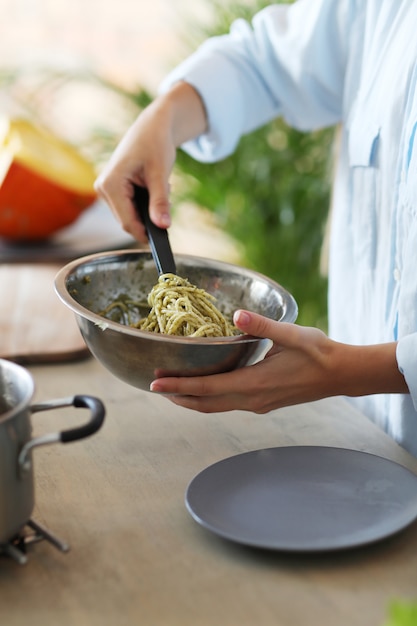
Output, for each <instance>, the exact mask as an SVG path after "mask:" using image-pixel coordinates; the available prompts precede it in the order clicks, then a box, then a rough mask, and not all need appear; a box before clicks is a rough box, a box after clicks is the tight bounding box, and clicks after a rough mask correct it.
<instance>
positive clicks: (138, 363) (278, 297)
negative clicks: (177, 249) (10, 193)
mask: <svg viewBox="0 0 417 626" xmlns="http://www.w3.org/2000/svg"><path fill="white" fill-rule="evenodd" d="M175 260H176V264H177V273H178V275H180V276H183V277H184V278H188V279H189V281H190V282H191V283H193V284H195V285H197V286H198V287H201V288H203V289H205V290H206V291H208V292H209V293H211V294H213V295H214V296H215V297H216V298H217V302H216V306H217V307H218V308H219V309H220V310H221V311H222V313H223V314H225V315H227V316H230V317H232V315H233V312H234V311H235V310H236V309H240V308H244V309H248V310H251V311H254V312H257V313H261V314H262V315H265V316H266V317H269V318H271V319H274V320H280V321H285V322H294V321H295V319H296V317H297V304H296V302H295V300H294V298H293V297H292V295H291V294H290V293H288V292H287V291H286V290H285V289H283V287H281V286H280V285H279V284H277V283H276V282H274V281H272V280H270V279H268V278H266V277H265V276H262V275H261V274H258V273H256V272H253V271H250V270H248V269H243V268H241V267H237V266H235V265H231V264H229V263H223V262H219V261H213V260H209V259H205V258H200V257H196V256H189V255H180V254H178V255H176V256H175ZM157 280H158V275H157V271H156V268H155V263H154V261H153V259H152V256H151V254H150V252H143V251H138V250H123V251H115V252H107V253H98V254H92V255H90V256H86V257H83V258H81V259H77V260H75V261H72V262H71V263H68V264H67V265H66V266H65V267H63V268H62V269H61V270H60V272H59V273H58V274H57V277H56V280H55V289H56V291H57V294H58V296H59V297H60V298H61V300H62V301H63V302H64V304H66V305H67V306H68V307H69V308H70V309H72V310H73V311H74V313H75V315H76V319H77V322H78V325H79V328H80V331H81V333H82V335H83V337H84V340H85V342H86V344H87V346H88V348H89V349H90V351H91V352H92V354H93V355H94V356H95V357H96V358H97V359H98V360H99V361H100V362H101V363H102V364H103V365H104V366H105V367H106V368H107V369H108V370H109V371H110V372H112V373H113V374H114V375H115V376H116V377H118V378H120V379H121V380H123V381H124V382H126V383H128V384H130V385H133V386H134V387H138V388H140V389H145V390H149V385H150V383H151V381H152V380H154V379H155V378H156V373H158V375H159V376H162V375H164V376H197V375H203V374H214V373H219V372H225V371H229V370H233V369H235V368H238V367H243V366H244V365H250V364H252V363H255V362H256V361H258V360H259V359H260V358H262V357H263V356H264V354H265V352H266V351H267V349H268V347H269V345H270V341H269V340H268V339H260V338H257V337H250V336H248V335H238V336H235V337H220V338H190V337H176V336H171V335H163V334H157V333H152V332H148V331H142V330H138V329H136V328H132V327H129V326H126V325H124V324H122V323H118V322H117V321H111V320H107V319H104V318H103V317H102V316H100V315H99V314H98V311H102V310H103V309H105V307H106V306H107V305H108V304H109V303H110V302H111V301H113V300H115V299H117V298H119V297H120V296H121V297H123V296H126V294H129V295H130V296H132V298H133V299H135V300H139V301H143V302H144V303H146V301H147V296H148V293H149V292H150V291H151V289H152V287H153V286H154V285H155V283H156V282H157ZM148 312H149V308H148V309H145V310H144V311H143V312H142V314H141V317H143V316H145V315H147V313H148Z"/></svg>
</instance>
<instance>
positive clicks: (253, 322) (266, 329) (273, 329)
mask: <svg viewBox="0 0 417 626" xmlns="http://www.w3.org/2000/svg"><path fill="white" fill-rule="evenodd" d="M233 323H234V324H235V326H237V328H239V330H241V331H242V332H244V333H246V334H248V335H253V336H254V337H262V338H266V339H272V341H273V342H274V343H279V344H281V345H289V344H291V343H293V342H294V341H296V336H295V335H297V334H298V332H297V331H298V327H297V326H296V325H295V324H289V323H288V322H277V321H276V320H272V319H270V318H269V317H264V316H263V315H259V314H258V313H252V312H251V311H244V310H238V311H236V312H235V314H234V316H233Z"/></svg>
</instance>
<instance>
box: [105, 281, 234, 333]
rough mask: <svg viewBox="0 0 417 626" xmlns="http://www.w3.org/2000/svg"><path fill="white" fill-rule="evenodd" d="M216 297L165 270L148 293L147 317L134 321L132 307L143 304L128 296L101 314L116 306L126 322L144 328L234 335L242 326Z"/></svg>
mask: <svg viewBox="0 0 417 626" xmlns="http://www.w3.org/2000/svg"><path fill="white" fill-rule="evenodd" d="M215 300H216V299H215V297H214V296H212V295H211V294H209V293H207V292H206V291H205V290H204V289H200V288H198V287H196V286H195V285H193V284H192V283H190V282H189V281H188V279H186V278H181V277H180V276H177V275H176V274H163V275H162V276H160V277H159V280H158V282H157V283H156V285H154V287H153V288H152V290H151V292H150V293H149V296H148V304H149V306H150V307H151V310H150V312H149V314H148V316H147V317H145V318H142V319H140V320H139V321H138V322H135V323H132V321H131V316H130V309H131V308H132V307H136V308H140V304H139V303H138V302H135V301H133V300H129V299H128V298H123V300H118V301H115V302H112V303H111V304H110V305H109V306H108V307H107V308H106V309H105V311H102V312H101V314H102V315H105V316H108V314H109V313H111V311H112V310H114V309H115V308H118V309H120V313H121V315H122V317H123V318H124V321H125V323H128V324H129V325H130V326H133V327H135V328H140V329H141V330H147V331H150V332H154V333H164V334H167V335H179V336H183V337H231V336H233V335H237V334H239V330H238V329H237V328H236V327H235V326H233V324H232V323H231V322H229V321H228V320H227V319H226V318H225V317H224V315H223V314H222V313H221V312H220V311H219V310H218V309H217V307H216V306H215V304H214V302H215Z"/></svg>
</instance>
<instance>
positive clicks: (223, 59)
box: [160, 0, 355, 162]
mask: <svg viewBox="0 0 417 626" xmlns="http://www.w3.org/2000/svg"><path fill="white" fill-rule="evenodd" d="M354 7H355V2H354V1H353V0H338V1H337V2H335V1H334V0H298V1H297V2H295V3H294V4H292V5H286V4H273V5H271V6H269V7H267V8H266V9H263V10H262V11H260V12H259V13H258V14H257V15H255V17H254V19H253V21H252V24H249V23H248V22H246V21H245V20H243V19H239V20H237V21H235V22H234V23H233V24H232V26H231V29H230V32H229V34H227V35H223V36H219V37H213V38H210V39H208V40H207V41H206V42H205V43H204V44H203V45H202V46H201V47H200V48H199V49H198V50H197V51H196V52H195V53H194V54H192V55H191V56H190V57H189V58H188V59H186V60H185V61H184V62H183V63H181V64H180V65H179V66H178V67H177V68H176V69H175V70H174V71H173V72H171V73H170V74H169V75H168V77H167V78H166V79H165V80H164V81H163V83H162V85H161V89H160V91H161V92H164V91H166V90H168V89H169V88H170V87H171V86H172V85H173V84H174V83H175V82H178V81H181V80H184V81H186V82H188V83H189V84H191V85H192V86H193V87H194V88H195V89H196V90H197V91H198V93H199V94H200V96H201V98H202V100H203V102H204V105H205V108H206V112H207V117H208V129H209V130H208V132H207V133H206V134H204V135H201V136H200V137H198V138H196V139H195V140H193V141H190V142H187V143H186V144H184V145H183V146H182V147H183V148H184V149H185V150H186V151H187V152H189V153H190V154H191V155H192V156H193V157H194V158H196V159H198V160H201V161H207V162H209V161H216V160H219V159H221V158H224V157H226V156H228V155H229V154H231V153H232V152H233V151H234V149H235V148H236V145H237V144H238V142H239V139H240V137H241V136H242V135H244V134H247V133H249V132H251V131H252V130H254V129H256V128H259V127H260V126H262V125H264V124H266V123H267V122H269V121H271V120H272V119H274V118H276V117H278V116H280V115H282V116H284V118H285V119H286V121H287V122H288V123H289V124H290V125H292V126H293V127H295V128H298V129H300V130H312V129H314V128H319V127H324V126H328V125H332V124H335V123H337V122H338V121H340V119H341V115H342V108H343V82H344V71H345V67H346V57H347V51H348V47H349V24H350V23H351V21H352V20H353V18H354Z"/></svg>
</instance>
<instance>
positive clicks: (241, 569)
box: [0, 359, 417, 626]
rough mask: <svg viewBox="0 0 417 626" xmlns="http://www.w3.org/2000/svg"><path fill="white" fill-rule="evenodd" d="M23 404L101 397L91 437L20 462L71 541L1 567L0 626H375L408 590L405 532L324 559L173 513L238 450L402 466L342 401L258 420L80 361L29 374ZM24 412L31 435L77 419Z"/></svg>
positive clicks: (385, 440)
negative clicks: (31, 467)
mask: <svg viewBox="0 0 417 626" xmlns="http://www.w3.org/2000/svg"><path fill="white" fill-rule="evenodd" d="M31 372H32V374H33V376H34V379H35V382H36V386H37V392H36V399H37V400H41V399H51V398H53V397H61V396H68V395H72V394H74V393H89V394H92V395H96V396H98V397H100V398H101V399H102V400H103V402H104V403H105V405H106V409H107V416H106V421H105V424H104V426H103V428H102V430H101V431H100V432H99V433H98V434H97V435H95V436H94V437H92V438H90V439H87V440H84V441H80V442H76V443H73V444H70V445H68V446H60V445H56V446H50V447H45V448H41V449H39V450H36V451H35V452H34V457H35V458H34V461H35V476H36V502H37V504H36V510H35V512H34V518H35V519H36V520H37V521H39V522H40V523H41V524H44V525H45V526H47V527H48V528H49V529H50V530H51V531H52V532H54V533H56V534H57V535H58V536H60V537H61V538H63V539H65V540H67V541H68V542H69V543H70V545H71V551H70V552H69V553H68V554H62V553H61V552H59V551H57V550H56V549H55V548H54V547H53V546H51V545H50V544H49V543H47V542H41V543H38V544H35V545H33V546H31V547H30V551H29V561H28V563H27V564H26V565H24V566H21V565H18V564H17V563H15V562H14V561H12V560H10V559H8V558H7V557H2V558H1V559H0V623H1V625H2V626H3V625H4V626H27V625H29V624H30V625H31V626H57V625H59V626H113V625H114V626H136V625H145V626H162V625H164V626H165V625H166V626H176V625H178V626H206V625H207V626H208V625H210V626H211V625H213V626H215V625H216V626H217V625H218V626H229V625H230V626H238V625H239V626H240V625H251V626H256V625H259V626H269V625H271V626H272V625H273V626H323V625H324V624H329V625H331V626H382V624H383V623H384V620H385V617H386V611H387V606H388V604H389V603H390V601H391V600H392V599H395V598H403V599H410V598H415V597H416V596H417V523H414V524H413V525H412V526H410V527H409V528H408V529H406V530H405V531H404V532H402V533H400V534H398V535H397V536H395V537H392V538H390V539H388V540H386V541H384V542H381V543H379V544H376V545H374V546H367V547H365V548H361V549H356V550H353V551H347V552H343V553H342V552H340V553H332V554H327V555H315V556H314V555H309V556H308V555H291V554H282V553H274V552H263V551H257V550H252V549H249V548H245V547H241V546H239V545H237V544H233V543H229V542H227V541H224V540H221V539H220V538H217V537H216V536H214V535H212V534H211V533H209V532H207V531H205V530H204V529H202V528H201V527H200V526H199V525H198V524H196V523H195V522H194V521H193V520H192V518H191V517H190V515H189V514H188V513H187V511H186V509H185V506H184V491H185V489H186V486H187V484H188V482H189V481H190V480H191V479H192V478H193V477H194V475H195V474H196V473H198V472H199V471H200V470H202V469H203V468H205V467H207V466H208V465H210V464H211V463H213V462H215V461H218V460H220V459H223V458H225V457H228V456H230V455H233V454H238V453H240V452H244V451H248V450H254V449H258V448H265V447H273V446H287V445H294V444H300V445H305V444H310V445H331V446H342V447H348V448H354V449H359V450H366V451H370V452H373V453H377V454H380V455H382V456H385V457H387V458H390V459H392V460H395V461H398V462H400V463H402V464H404V465H406V466H408V467H409V468H411V469H412V470H413V471H415V472H417V459H415V458H412V457H410V456H409V455H408V454H407V453H406V452H405V451H403V450H402V449H401V448H400V447H398V446H397V445H396V444H395V443H394V442H393V441H392V440H391V439H390V438H389V437H387V436H386V435H385V434H384V433H382V432H381V431H380V430H379V429H378V428H376V427H375V426H374V425H373V424H371V423H370V422H369V421H368V420H367V419H365V418H364V417H363V416H361V415H360V414H359V413H357V412H356V411H355V410H353V409H352V408H351V407H350V406H349V405H348V404H347V403H346V402H345V401H344V400H342V399H338V398H335V399H329V400H326V401H321V402H317V403H313V404H309V405H302V406H296V407H291V408H286V409H281V410H279V411H275V412H272V413H270V414H268V415H264V416H256V415H252V414H249V413H243V412H233V413H229V414H215V415H201V414H198V413H194V412H191V411H186V410H183V409H180V408H179V407H176V406H174V405H172V404H171V403H169V402H168V401H167V400H166V399H164V398H162V397H159V396H157V395H152V394H150V393H146V392H141V391H139V390H137V389H134V388H131V387H129V386H127V385H126V384H124V383H122V382H120V381H118V380H117V379H116V378H114V377H113V376H112V375H111V374H109V373H108V372H107V371H106V370H104V369H103V368H102V366H101V365H100V364H99V363H98V362H96V361H95V360H94V359H87V360H85V361H81V362H78V363H72V364H67V365H54V366H45V365H43V366H37V367H32V368H31ZM83 417H84V415H82V412H81V417H80V412H79V411H74V410H73V409H72V410H71V409H68V410H67V409H64V410H62V411H59V412H58V411H54V412H48V413H43V414H36V415H34V416H33V423H34V432H35V434H39V433H43V432H49V431H55V430H61V429H63V428H64V427H67V426H69V425H71V424H75V423H77V422H78V423H79V422H80V421H82V419H83Z"/></svg>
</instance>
